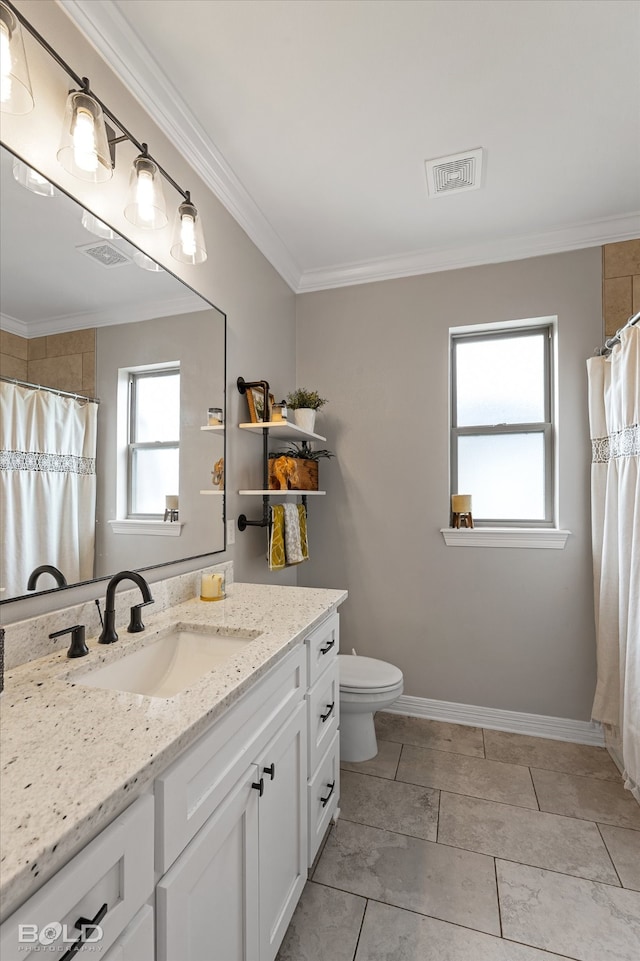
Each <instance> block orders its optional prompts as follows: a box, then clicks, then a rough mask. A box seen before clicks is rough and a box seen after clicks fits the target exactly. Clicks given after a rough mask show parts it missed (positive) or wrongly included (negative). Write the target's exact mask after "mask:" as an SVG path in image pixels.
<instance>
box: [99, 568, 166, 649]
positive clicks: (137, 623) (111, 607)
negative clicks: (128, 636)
mask: <svg viewBox="0 0 640 961" xmlns="http://www.w3.org/2000/svg"><path fill="white" fill-rule="evenodd" d="M121 581H133V583H134V584H137V585H138V587H139V588H140V591H141V593H142V599H143V602H144V603H143V604H136V605H134V606H133V607H132V608H131V621H130V623H129V628H128V630H129V631H132V632H135V631H142V630H144V624H143V623H142V621H141V620H140V616H139V612H138V609H139V608H140V607H145V606H146V605H147V604H153V597H152V596H151V591H150V589H149V585H148V584H147V582H146V581H145V579H144V577H143V576H142V574H138V573H137V572H136V571H120V573H119V574H114V575H113V577H112V578H111V580H110V581H109V584H108V585H107V599H106V601H105V612H104V627H103V628H102V633H101V635H100V637H99V638H98V644H113V642H114V641H117V640H118V635H117V634H116V587H117V586H118V584H119V583H120V582H121ZM134 611H135V612H136V613H137V616H136V614H134Z"/></svg>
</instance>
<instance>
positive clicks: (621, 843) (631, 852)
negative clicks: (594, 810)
mask: <svg viewBox="0 0 640 961" xmlns="http://www.w3.org/2000/svg"><path fill="white" fill-rule="evenodd" d="M599 828H600V833H601V834H602V837H603V838H604V843H605V844H606V845H607V848H608V850H609V854H610V855H611V859H612V861H613V864H614V866H615V869H616V871H617V872H618V874H619V875H620V880H621V881H622V886H623V887H625V888H631V889H632V890H633V891H640V831H629V830H628V829H627V828H615V827H612V826H611V825H610V824H600V825H599Z"/></svg>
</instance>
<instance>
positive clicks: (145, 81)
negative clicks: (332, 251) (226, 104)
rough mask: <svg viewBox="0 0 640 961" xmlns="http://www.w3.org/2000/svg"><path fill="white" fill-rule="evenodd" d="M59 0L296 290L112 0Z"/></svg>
mask: <svg viewBox="0 0 640 961" xmlns="http://www.w3.org/2000/svg"><path fill="white" fill-rule="evenodd" d="M57 3H58V4H59V6H60V7H62V9H63V10H64V11H65V13H66V14H67V15H68V17H69V18H70V19H71V20H72V21H73V22H74V23H75V25H76V26H77V27H78V29H79V30H80V31H81V32H82V33H83V34H84V36H85V37H86V38H87V40H88V41H89V42H90V43H91V45H92V46H93V47H94V49H95V50H97V52H98V53H99V54H100V56H101V57H102V58H103V59H104V60H105V61H106V62H107V63H108V64H109V66H110V67H111V68H112V70H113V71H114V72H115V73H116V74H117V75H118V76H119V77H120V79H121V80H122V82H123V83H124V84H125V86H126V87H127V88H128V89H129V91H130V92H131V93H132V94H133V96H134V97H135V98H136V100H137V101H138V102H139V103H140V104H141V106H142V107H144V109H145V110H146V112H147V113H148V114H149V116H150V117H151V119H152V120H153V121H154V122H155V123H156V124H157V125H158V127H159V128H160V129H161V130H162V132H163V133H164V134H165V136H167V137H168V138H169V140H170V141H171V143H172V144H173V145H174V146H175V148H176V150H178V151H179V152H180V153H181V154H182V156H183V157H184V159H185V160H186V161H187V163H188V164H189V165H190V166H191V167H192V168H193V170H195V172H196V173H197V174H198V176H199V177H200V178H201V179H202V180H203V181H204V183H205V184H206V186H207V187H208V188H209V189H210V190H211V192H212V193H213V194H214V195H215V196H216V197H217V198H218V200H219V201H220V202H221V203H222V205H223V206H224V207H226V209H227V210H228V211H229V213H230V214H231V216H232V217H233V218H234V220H235V221H236V222H237V223H238V224H239V225H240V226H241V227H242V229H243V230H244V232H245V233H246V234H247V236H248V237H249V239H250V240H251V241H252V242H253V243H254V244H255V245H256V247H257V248H258V249H259V250H260V251H261V253H262V254H264V256H265V257H266V258H267V260H268V261H269V263H271V264H272V265H273V267H274V268H275V269H276V270H277V271H278V273H279V274H280V276H281V277H282V278H283V280H285V281H286V283H287V284H288V285H289V286H290V287H291V289H292V290H294V291H295V290H296V287H297V284H298V281H299V278H300V267H299V266H298V264H297V263H296V262H295V260H294V258H293V257H292V256H291V254H290V252H289V251H288V250H287V248H286V247H285V245H284V244H283V242H282V240H281V239H280V237H279V236H278V234H277V233H276V232H275V230H274V229H273V227H272V226H271V224H270V223H269V221H268V220H267V219H266V217H265V216H264V214H263V213H262V211H261V210H260V208H259V207H258V205H257V204H256V203H255V201H254V200H253V198H252V197H251V196H250V194H249V193H248V192H247V190H246V189H245V187H244V186H243V184H242V183H241V182H240V180H239V179H238V177H236V175H235V173H234V172H233V170H232V169H231V167H230V166H229V164H228V163H227V162H226V160H225V159H224V157H223V156H222V154H221V153H220V151H219V150H218V148H217V147H216V145H215V143H214V142H213V141H212V140H211V138H210V137H209V136H208V135H207V133H206V132H205V130H204V129H203V127H202V126H201V125H200V123H199V122H198V120H197V119H196V117H195V116H194V115H193V113H192V112H191V110H190V109H189V106H188V105H187V103H186V102H185V101H184V100H182V98H181V97H180V96H179V95H178V93H177V92H176V90H175V88H174V87H173V85H172V84H171V82H170V80H169V79H168V77H167V76H166V74H165V73H164V72H163V70H162V69H161V68H160V66H159V65H158V63H157V62H156V61H155V60H154V59H153V57H152V56H151V55H150V53H149V51H148V50H147V48H146V47H145V46H144V44H143V43H142V42H141V40H140V39H139V37H138V36H137V34H135V33H134V32H133V30H132V29H131V27H130V26H129V24H128V23H127V21H126V20H125V18H124V17H123V15H122V14H121V12H120V11H119V9H118V8H117V7H116V6H115V4H114V3H113V2H112V0H103V2H102V3H94V2H91V0H57ZM194 199H196V198H194Z"/></svg>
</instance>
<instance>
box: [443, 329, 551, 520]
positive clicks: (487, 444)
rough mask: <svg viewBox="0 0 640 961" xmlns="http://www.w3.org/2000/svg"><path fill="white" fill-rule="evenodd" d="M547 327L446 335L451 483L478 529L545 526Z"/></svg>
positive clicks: (548, 399) (547, 483)
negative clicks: (465, 499)
mask: <svg viewBox="0 0 640 961" xmlns="http://www.w3.org/2000/svg"><path fill="white" fill-rule="evenodd" d="M551 337H552V327H551V325H548V324H545V325H541V326H536V327H526V328H522V329H517V330H514V329H501V330H495V331H491V332H487V333H483V334H478V333H475V334H474V333H452V336H451V372H452V377H451V387H452V396H451V424H452V428H451V482H452V493H453V494H471V495H472V505H473V520H474V524H475V525H477V526H478V525H479V526H483V525H484V526H488V527H490V526H497V527H509V526H513V527H552V526H553V522H554V518H553V504H554V496H553V424H552V409H553V404H552V389H553V384H552V369H551Z"/></svg>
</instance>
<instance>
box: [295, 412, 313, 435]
mask: <svg viewBox="0 0 640 961" xmlns="http://www.w3.org/2000/svg"><path fill="white" fill-rule="evenodd" d="M293 420H294V422H295V424H296V426H297V427H300V428H302V430H306V431H308V433H310V434H313V428H314V427H315V423H316V412H315V410H313V409H312V408H311V407H296V409H295V410H294V412H293Z"/></svg>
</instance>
